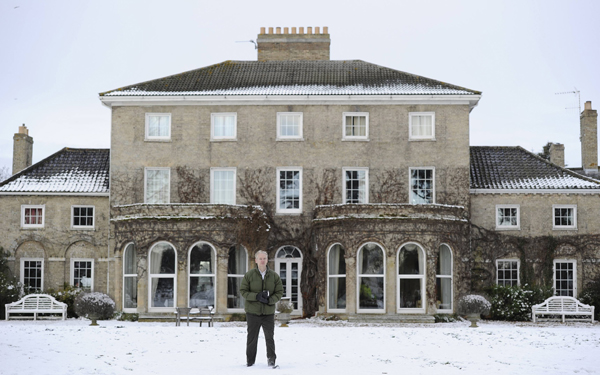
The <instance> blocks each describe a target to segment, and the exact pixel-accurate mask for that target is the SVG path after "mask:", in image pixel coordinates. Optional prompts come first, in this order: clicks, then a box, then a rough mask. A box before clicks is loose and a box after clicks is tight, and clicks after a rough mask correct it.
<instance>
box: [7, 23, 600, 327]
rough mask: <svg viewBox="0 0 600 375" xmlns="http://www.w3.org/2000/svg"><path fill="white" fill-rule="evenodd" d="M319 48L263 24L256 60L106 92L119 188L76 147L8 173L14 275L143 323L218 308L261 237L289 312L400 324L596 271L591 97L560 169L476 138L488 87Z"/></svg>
mask: <svg viewBox="0 0 600 375" xmlns="http://www.w3.org/2000/svg"><path fill="white" fill-rule="evenodd" d="M329 45H330V37H329V34H328V31H327V28H323V32H321V30H320V28H315V30H314V33H313V30H312V28H307V30H306V32H305V31H304V29H303V28H299V29H298V30H297V29H296V28H291V30H289V29H288V28H284V29H283V32H282V30H281V29H280V28H277V29H276V30H275V31H273V29H272V28H269V30H268V31H267V30H265V29H264V28H263V29H262V30H261V32H260V34H259V35H258V39H257V46H258V59H257V61H225V62H222V63H218V64H215V65H211V66H208V67H204V68H200V69H197V70H193V71H189V72H184V73H181V74H176V75H173V76H169V77H165V78H159V79H155V80H151V81H147V82H143V83H139V84H134V85H129V86H125V87H122V88H119V89H115V90H110V91H107V92H104V93H101V94H100V101H101V102H102V104H104V105H105V106H107V107H108V108H109V109H110V111H111V112H112V116H111V117H112V123H111V148H110V183H108V181H106V175H107V173H108V167H107V165H106V163H105V162H106V161H107V160H108V150H79V149H68V148H67V149H63V150H61V151H60V152H58V153H57V154H55V155H52V156H50V157H49V158H47V159H45V160H43V161H41V162H39V163H37V164H36V165H33V166H30V167H28V168H26V169H24V170H22V171H21V172H18V173H16V174H15V175H14V176H13V177H11V178H10V179H8V180H7V181H5V182H3V183H1V184H0V205H1V206H0V207H2V210H3V212H6V213H9V214H7V215H4V214H3V215H2V218H1V219H0V228H2V230H3V232H4V233H7V235H6V236H3V238H2V239H0V246H2V247H4V248H5V249H6V250H8V251H9V252H10V254H11V260H13V265H14V267H13V269H14V272H15V273H16V274H19V275H20V276H21V280H22V281H23V282H25V283H28V284H30V285H32V283H35V284H34V285H35V286H37V285H39V287H40V288H42V289H43V288H46V287H50V286H52V287H56V286H59V285H61V283H63V282H67V283H72V284H74V285H80V286H82V287H86V288H88V289H94V290H100V291H105V292H108V293H109V294H110V295H111V296H112V297H113V298H114V299H115V301H116V302H117V305H118V306H119V308H120V309H122V310H123V311H125V312H137V313H140V314H141V315H142V316H143V317H147V318H152V317H160V316H163V315H164V314H166V313H167V314H170V313H172V312H173V311H174V307H176V306H180V307H182V306H191V307H196V306H209V305H210V306H214V307H215V309H216V314H217V315H219V316H222V317H227V316H229V315H231V314H234V313H240V312H243V306H244V301H243V299H242V298H241V296H240V294H239V285H240V281H241V277H242V276H243V275H244V273H245V272H246V271H247V270H248V269H249V268H251V267H254V263H253V260H254V254H255V252H256V251H257V250H261V249H262V250H266V251H267V252H268V253H269V255H270V259H271V262H270V267H272V268H274V269H275V270H276V271H277V272H278V273H279V274H280V276H281V278H282V280H283V283H284V288H285V296H286V297H287V298H290V299H291V302H292V303H293V306H294V309H295V311H294V313H295V314H304V315H314V314H315V313H319V314H320V315H332V314H335V315H338V316H342V317H345V318H348V319H359V318H360V319H379V320H382V319H389V320H407V321H433V315H434V314H437V313H453V312H455V311H456V306H455V302H456V300H457V298H458V297H459V296H461V295H464V294H466V293H468V292H470V291H472V290H475V291H477V290H481V288H482V287H484V286H486V285H490V284H493V283H498V284H502V285H516V284H524V283H526V282H527V283H534V284H538V285H547V286H552V287H554V288H555V292H556V293H557V294H560V295H573V296H577V293H578V290H581V288H582V286H583V285H584V283H585V282H587V281H588V280H590V279H591V278H592V277H594V276H595V275H597V274H598V273H599V272H600V240H598V238H597V237H598V236H600V221H599V220H597V218H598V215H599V214H600V182H599V181H597V180H595V179H593V178H591V177H588V176H586V173H587V174H589V175H590V176H597V172H598V169H597V160H598V155H597V139H594V140H593V142H591V141H590V138H593V137H597V136H596V133H595V131H596V130H595V129H596V127H597V113H596V111H595V110H592V109H591V103H589V102H588V103H586V109H585V111H584V112H583V113H582V144H583V143H584V141H585V142H587V143H586V145H587V146H586V147H584V149H585V152H584V154H590V155H592V156H591V159H590V160H591V161H589V160H588V159H585V157H584V161H583V163H582V166H583V169H582V170H581V171H579V173H577V172H575V171H572V170H569V169H565V168H564V154H561V152H563V153H564V148H563V146H562V145H560V144H554V145H552V148H551V161H548V160H546V159H544V158H542V157H540V156H537V155H535V154H532V153H531V152H529V151H527V150H525V149H523V148H520V147H470V145H469V114H470V112H471V111H472V110H473V109H474V108H475V107H476V106H477V103H478V101H479V100H480V98H481V92H479V91H477V90H472V89H467V88H464V87H460V86H456V85H452V84H448V83H444V82H441V81H436V80H433V79H429V78H425V77H421V76H417V75H414V74H409V73H405V72H402V71H398V70H394V69H390V68H386V67H383V66H379V65H376V64H373V63H369V62H365V61H362V60H348V61H333V60H330V59H329ZM584 127H585V129H588V128H589V131H588V130H586V131H585V132H584V131H583V129H584ZM584 133H585V134H584ZM591 133H593V136H590V135H589V134H591ZM586 136H587V137H586ZM15 144H17V136H15ZM21 144H22V143H21ZM21 144H20V145H21ZM19 147H21V146H19ZM16 149H17V146H16V148H15V150H16ZM594 151H595V152H596V153H595V159H594V153H593V152H594ZM561 158H562V160H561ZM561 163H562V164H561ZM84 176H87V177H85V178H88V179H89V182H81V183H80V184H79V185H78V181H80V180H81V181H82V180H83V179H84ZM90 176H93V177H90ZM43 181H48V182H47V183H46V185H44V183H43ZM86 181H88V180H86ZM91 184H95V185H94V186H96V190H85V189H86V188H87V187H88V185H91ZM109 184H110V195H109V196H108V190H109V189H108V185H109ZM42 186H44V188H42ZM84 190H85V191H84ZM90 223H91V224H90ZM32 270H33V271H36V270H37V271H38V272H37V273H35V272H34V273H32ZM32 274H35V275H36V276H35V277H34V278H32V276H31V275H32ZM38 280H39V281H38Z"/></svg>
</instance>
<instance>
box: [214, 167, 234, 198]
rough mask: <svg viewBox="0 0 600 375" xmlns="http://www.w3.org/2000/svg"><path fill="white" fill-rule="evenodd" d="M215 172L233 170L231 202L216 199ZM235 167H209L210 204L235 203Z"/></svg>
mask: <svg viewBox="0 0 600 375" xmlns="http://www.w3.org/2000/svg"><path fill="white" fill-rule="evenodd" d="M215 172H233V203H223V202H217V201H216V199H217V198H216V193H215ZM236 198H237V168H235V167H233V168H211V169H210V203H212V204H236V201H237V199H236Z"/></svg>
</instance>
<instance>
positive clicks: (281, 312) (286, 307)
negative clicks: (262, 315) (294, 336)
mask: <svg viewBox="0 0 600 375" xmlns="http://www.w3.org/2000/svg"><path fill="white" fill-rule="evenodd" d="M276 308H277V312H278V314H277V321H278V322H279V323H281V327H287V326H288V323H289V322H290V318H291V317H290V316H291V313H292V311H293V310H294V306H293V305H292V303H291V301H290V298H289V297H285V298H282V299H281V300H280V301H279V302H277V306H276Z"/></svg>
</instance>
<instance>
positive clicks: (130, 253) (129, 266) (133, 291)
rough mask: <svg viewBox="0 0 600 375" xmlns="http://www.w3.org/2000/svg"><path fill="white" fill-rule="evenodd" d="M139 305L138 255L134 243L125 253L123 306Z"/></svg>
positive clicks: (132, 307) (132, 306) (133, 306)
mask: <svg viewBox="0 0 600 375" xmlns="http://www.w3.org/2000/svg"><path fill="white" fill-rule="evenodd" d="M136 307H137V255H136V251H135V247H134V245H133V244H129V245H127V247H126V248H125V252H124V254H123V308H126V309H134V308H136Z"/></svg>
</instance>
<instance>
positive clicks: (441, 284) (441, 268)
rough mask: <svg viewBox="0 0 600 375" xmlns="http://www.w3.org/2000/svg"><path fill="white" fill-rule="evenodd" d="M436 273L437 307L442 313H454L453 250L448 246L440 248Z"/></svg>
mask: <svg viewBox="0 0 600 375" xmlns="http://www.w3.org/2000/svg"><path fill="white" fill-rule="evenodd" d="M435 272H436V276H435V290H436V295H437V297H436V298H437V302H436V307H437V309H438V311H441V312H452V250H451V249H450V247H449V246H448V245H446V244H442V245H441V246H440V256H439V257H438V259H437V265H436V271H435ZM446 310H447V311H446Z"/></svg>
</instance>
